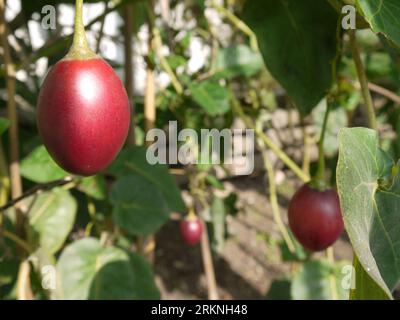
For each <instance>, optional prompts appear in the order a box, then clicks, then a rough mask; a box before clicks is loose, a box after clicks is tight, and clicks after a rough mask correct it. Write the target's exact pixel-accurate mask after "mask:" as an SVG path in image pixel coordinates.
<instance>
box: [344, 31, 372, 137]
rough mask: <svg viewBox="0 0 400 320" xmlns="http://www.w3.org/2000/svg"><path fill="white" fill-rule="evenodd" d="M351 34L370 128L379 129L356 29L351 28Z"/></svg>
mask: <svg viewBox="0 0 400 320" xmlns="http://www.w3.org/2000/svg"><path fill="white" fill-rule="evenodd" d="M349 35H350V44H351V48H352V51H353V60H354V63H355V65H356V69H357V75H358V80H359V82H360V86H361V92H362V95H363V98H364V107H365V111H366V113H367V116H368V124H369V126H370V128H372V129H374V130H377V123H376V117H375V109H374V102H373V100H372V97H371V92H370V91H369V89H368V79H367V75H366V73H365V70H364V65H363V62H362V60H361V52H360V48H359V46H358V44H357V39H356V34H355V31H354V30H350V32H349Z"/></svg>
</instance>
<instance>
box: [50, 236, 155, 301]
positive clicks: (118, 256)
mask: <svg viewBox="0 0 400 320" xmlns="http://www.w3.org/2000/svg"><path fill="white" fill-rule="evenodd" d="M57 275H58V277H57V278H58V283H57V287H56V298H58V299H67V300H84V299H96V300H97V299H102V300H103V299H104V300H117V299H119V300H128V299H159V297H160V295H159V292H158V289H157V287H156V285H155V283H154V280H153V274H152V271H151V269H150V267H149V265H148V264H147V262H146V261H145V260H144V258H142V257H140V256H138V255H136V254H128V253H127V252H125V251H123V250H122V249H119V248H115V247H103V246H102V245H101V244H100V242H99V241H98V240H97V239H94V238H85V239H81V240H78V241H76V242H74V243H72V244H70V245H69V246H68V247H66V248H65V250H64V251H63V253H62V254H61V256H60V259H59V260H58V263H57Z"/></svg>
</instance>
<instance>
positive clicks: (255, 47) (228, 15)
mask: <svg viewBox="0 0 400 320" xmlns="http://www.w3.org/2000/svg"><path fill="white" fill-rule="evenodd" d="M211 6H212V7H213V8H214V9H215V10H217V11H218V12H219V13H221V14H222V15H224V16H225V17H226V18H227V19H228V20H229V21H230V22H231V23H232V24H233V25H234V26H235V27H236V28H238V29H239V30H241V31H242V32H243V33H244V34H246V35H247V36H248V37H249V38H250V47H251V49H252V50H253V51H256V52H259V51H260V50H259V47H258V42H257V37H256V35H255V33H254V32H253V30H251V29H250V28H249V26H248V25H247V24H245V23H244V22H243V21H242V20H240V19H239V18H238V17H237V16H235V15H234V14H233V13H232V12H230V11H229V10H228V9H226V8H224V7H222V6H220V5H218V4H217V3H215V1H212V3H211Z"/></svg>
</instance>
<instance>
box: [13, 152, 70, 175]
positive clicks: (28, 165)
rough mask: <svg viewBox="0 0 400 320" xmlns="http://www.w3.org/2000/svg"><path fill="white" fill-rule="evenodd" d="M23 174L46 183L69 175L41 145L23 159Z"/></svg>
mask: <svg viewBox="0 0 400 320" xmlns="http://www.w3.org/2000/svg"><path fill="white" fill-rule="evenodd" d="M21 175H22V176H23V177H24V178H26V179H29V180H31V181H34V182H37V183H46V182H50V181H53V180H57V179H61V178H63V177H65V176H67V175H68V173H67V172H65V171H64V170H63V169H61V168H60V167H59V166H58V165H57V164H56V163H55V162H54V160H53V159H52V158H51V157H50V155H49V153H48V152H47V150H46V148H45V147H44V146H43V145H41V146H39V147H37V148H36V149H34V150H33V151H32V152H31V153H30V154H29V155H28V156H27V157H26V158H24V159H23V160H22V161H21Z"/></svg>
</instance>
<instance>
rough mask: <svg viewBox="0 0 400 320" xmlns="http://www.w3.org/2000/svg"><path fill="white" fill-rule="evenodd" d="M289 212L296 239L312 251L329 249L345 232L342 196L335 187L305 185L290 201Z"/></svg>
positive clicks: (291, 227) (290, 223)
mask: <svg viewBox="0 0 400 320" xmlns="http://www.w3.org/2000/svg"><path fill="white" fill-rule="evenodd" d="M288 215H289V225H290V229H291V230H292V232H293V234H294V235H295V237H296V239H297V240H298V241H299V242H300V243H301V244H302V245H303V246H304V247H305V248H307V249H308V250H310V251H321V250H324V249H326V248H328V247H329V246H330V245H332V244H333V243H334V242H335V241H336V240H337V239H338V238H339V236H340V234H341V233H342V231H343V219H342V214H341V211H340V203H339V197H338V195H337V193H336V191H335V190H332V189H328V190H325V191H319V190H316V189H313V188H312V187H310V186H309V185H308V184H305V185H303V186H302V187H301V188H300V189H299V190H298V191H297V192H296V193H295V195H294V196H293V198H292V200H291V201H290V204H289V213H288Z"/></svg>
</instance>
